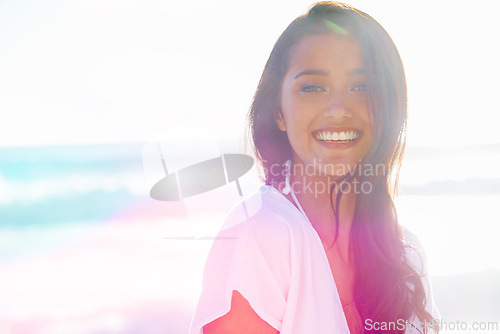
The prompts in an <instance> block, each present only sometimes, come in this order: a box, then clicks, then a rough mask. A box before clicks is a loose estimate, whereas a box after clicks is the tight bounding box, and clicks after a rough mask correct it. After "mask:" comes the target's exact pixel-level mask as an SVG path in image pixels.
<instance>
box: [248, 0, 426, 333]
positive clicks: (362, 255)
mask: <svg viewBox="0 0 500 334" xmlns="http://www.w3.org/2000/svg"><path fill="white" fill-rule="evenodd" d="M329 33H349V34H351V35H352V36H353V37H354V38H355V39H356V41H357V42H358V43H359V44H360V46H361V49H362V53H363V62H364V68H365V73H366V75H367V82H368V86H367V89H368V96H369V99H368V103H370V104H371V109H372V111H373V123H374V126H375V131H374V140H373V143H372V146H371V148H370V150H369V152H368V153H367V154H366V156H365V157H364V159H363V160H362V161H361V162H360V163H359V164H358V166H363V165H366V164H371V165H372V166H383V167H384V168H383V169H384V171H383V173H351V175H346V176H345V177H344V178H343V180H342V181H343V182H350V181H352V180H354V179H356V180H358V181H360V182H369V183H370V184H371V185H372V189H371V192H369V193H359V194H356V209H355V213H354V218H353V222H352V227H351V235H350V251H351V253H352V254H353V258H354V263H355V270H356V275H355V280H354V301H355V304H356V308H357V310H358V312H359V314H360V316H361V318H362V320H363V322H364V321H365V320H367V319H371V320H372V321H377V322H393V323H399V322H398V321H400V320H410V319H411V317H412V315H416V316H417V317H418V319H419V320H420V321H421V322H424V321H427V322H431V321H432V316H431V315H430V314H429V313H428V312H427V311H426V310H425V304H426V296H425V290H424V287H423V284H422V282H421V276H420V275H419V273H417V272H416V270H414V269H413V268H412V267H411V266H410V265H409V264H408V263H407V261H406V259H405V252H404V249H405V245H404V244H403V240H402V232H401V228H400V226H399V224H398V219H397V214H396V210H395V207H394V202H393V197H394V196H395V193H396V190H397V181H398V176H399V168H400V166H401V159H402V157H403V153H404V148H405V142H406V122H407V96H406V79H405V74H404V69H403V65H402V62H401V58H400V56H399V53H398V51H397V49H396V47H395V45H394V43H393V41H392V39H391V38H390V36H389V35H388V34H387V32H386V31H385V30H384V28H382V27H381V26H380V25H379V24H378V23H377V22H376V21H375V20H374V19H373V18H372V17H371V16H369V15H368V14H366V13H363V12H361V11H359V10H356V9H354V8H352V7H350V6H348V5H346V4H343V3H339V2H320V3H317V4H315V5H314V6H313V7H312V8H311V9H310V10H309V12H308V13H307V14H305V15H302V16H300V17H298V18H297V19H295V20H294V21H293V22H292V23H291V24H290V25H289V26H288V27H287V28H286V30H285V31H284V32H283V34H282V35H281V36H280V37H279V39H278V41H277V42H276V44H275V46H274V48H273V50H272V52H271V55H270V57H269V59H268V61H267V63H266V66H265V68H264V72H263V74H262V77H261V79H260V82H259V85H258V87H257V91H256V93H255V96H254V100H253V103H252V106H251V109H250V112H249V114H248V122H249V130H250V132H251V138H252V140H253V145H254V152H255V155H256V157H257V158H258V160H259V161H260V163H261V167H262V168H263V171H264V181H265V183H266V184H268V185H276V184H278V183H279V182H280V181H282V179H283V173H282V169H283V168H284V163H285V161H286V160H289V159H292V148H291V145H290V142H289V141H288V137H287V134H286V132H282V131H280V130H279V129H278V127H277V125H276V122H275V115H276V113H277V112H279V111H280V108H281V106H280V101H281V85H282V80H283V77H284V75H285V72H286V70H287V68H288V66H289V59H290V56H291V50H292V48H293V46H294V45H296V43H297V42H298V41H299V40H300V39H301V38H302V37H304V36H307V35H312V34H329ZM365 174H366V175H365ZM331 194H333V191H332V192H331ZM341 196H342V191H339V192H337V198H336V199H335V201H333V200H332V201H331V203H332V209H334V213H335V216H336V217H337V221H336V224H337V233H338V207H339V202H340V198H341ZM336 209H337V210H336ZM336 236H337V235H336ZM336 236H335V238H334V240H336ZM424 330H425V328H424ZM367 332H370V331H367ZM387 332H388V333H389V332H392V333H402V332H404V330H397V329H394V330H393V331H387Z"/></svg>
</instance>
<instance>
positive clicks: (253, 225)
mask: <svg viewBox="0 0 500 334" xmlns="http://www.w3.org/2000/svg"><path fill="white" fill-rule="evenodd" d="M294 209H295V208H294V207H293V205H292V204H291V203H290V202H289V201H288V200H287V199H286V198H285V197H284V196H283V195H281V194H280V193H279V191H278V190H276V189H275V188H273V187H271V186H267V185H265V186H262V187H260V188H259V189H258V190H256V191H255V192H253V193H252V194H251V195H249V196H247V197H246V198H245V199H243V200H242V201H240V202H239V203H238V204H236V205H235V206H234V207H233V208H232V210H231V211H230V212H229V214H228V215H227V217H226V219H225V222H224V224H223V226H222V230H223V231H224V230H231V229H232V230H240V231H241V230H245V231H247V232H248V231H251V232H253V233H257V234H261V235H269V236H274V237H275V238H276V237H279V236H285V235H287V234H289V233H290V232H291V231H293V230H294V228H293V226H294V225H296V224H297V220H298V218H300V217H297V213H296V212H295V211H296V210H294Z"/></svg>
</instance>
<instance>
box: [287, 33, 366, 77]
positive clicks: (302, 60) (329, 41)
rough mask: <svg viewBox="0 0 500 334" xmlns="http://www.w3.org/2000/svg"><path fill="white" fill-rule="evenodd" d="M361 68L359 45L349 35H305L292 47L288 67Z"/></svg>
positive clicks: (361, 60) (361, 57) (361, 56)
mask: <svg viewBox="0 0 500 334" xmlns="http://www.w3.org/2000/svg"><path fill="white" fill-rule="evenodd" d="M308 67H311V68H313V67H317V68H336V67H342V68H350V69H354V68H362V67H363V55H362V51H361V46H360V45H359V43H358V42H357V41H356V40H355V39H354V38H353V37H352V36H351V35H340V34H336V33H331V34H322V35H306V36H304V37H303V38H301V39H300V40H299V41H298V42H297V43H296V44H295V45H294V46H293V48H292V50H291V54H290V58H289V62H288V69H299V68H308Z"/></svg>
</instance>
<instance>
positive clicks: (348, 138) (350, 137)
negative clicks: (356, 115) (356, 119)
mask: <svg viewBox="0 0 500 334" xmlns="http://www.w3.org/2000/svg"><path fill="white" fill-rule="evenodd" d="M360 136H361V133H360V132H359V131H356V130H349V131H319V132H317V133H316V134H315V137H316V139H318V140H319V141H322V142H326V143H350V142H353V141H355V140H356V139H358V138H359V137H360Z"/></svg>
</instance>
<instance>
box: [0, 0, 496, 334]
mask: <svg viewBox="0 0 500 334" xmlns="http://www.w3.org/2000/svg"><path fill="white" fill-rule="evenodd" d="M349 3H350V4H352V5H353V6H355V7H357V8H359V9H361V10H363V11H366V12H367V13H369V14H370V15H371V16H373V17H374V18H375V19H377V20H378V21H379V22H380V23H381V24H382V25H383V26H384V27H385V28H386V30H387V31H388V32H389V34H390V35H391V36H392V37H393V39H394V41H395V43H396V45H397V46H398V49H399V50H400V53H401V56H402V58H403V62H404V64H405V68H406V74H407V80H408V90H409V108H410V119H409V129H408V132H409V136H408V149H407V154H406V158H405V160H404V164H403V168H402V171H401V179H400V196H399V198H398V200H397V206H398V210H399V211H398V212H399V218H400V222H401V223H402V224H403V225H405V226H406V227H408V228H409V229H410V230H412V231H413V232H414V233H415V234H417V235H418V236H419V237H420V239H421V241H422V243H423V245H424V247H425V249H426V253H427V257H428V259H429V271H430V274H431V276H432V281H433V289H434V295H435V300H436V304H437V305H438V308H439V309H440V311H441V314H442V317H443V320H444V321H448V322H456V321H460V322H467V324H469V325H472V323H473V322H474V321H486V322H497V326H500V325H498V323H499V322H500V259H499V255H500V242H498V232H500V227H499V224H500V218H499V215H498V207H499V205H500V175H499V172H498V171H499V170H500V169H499V167H500V135H499V132H498V130H497V126H498V123H499V121H500V116H499V115H500V107H499V104H498V101H497V100H498V97H497V95H498V94H497V88H498V78H499V77H500V65H499V63H498V59H500V49H498V48H497V47H496V46H495V44H496V42H494V41H495V40H496V37H497V36H496V32H497V31H498V24H496V23H495V21H496V15H495V14H494V13H495V10H494V9H495V8H492V7H491V6H495V4H494V2H492V1H484V0H479V1H475V2H474V3H472V2H470V1H443V0H441V1H433V2H432V3H431V2H402V1H397V0H392V1H389V0H380V1H369V0H358V1H350V2H349ZM311 4H312V2H310V1H302V0H295V1H290V0H287V1H285V0H276V1H264V0H256V1H253V2H245V3H238V2H234V1H231V2H230V1H225V0H220V1H216V0H193V1H189V2H181V1H177V2H174V1H156V0H146V1H132V0H122V1H120V0H69V1H68V0H67V1H62V0H59V1H56V0H54V1H51V0H46V1H29V0H23V1H13V0H2V1H0V45H1V46H2V47H1V50H2V51H1V52H0V110H1V114H2V116H3V119H2V122H0V334H12V333H15V334H24V333H29V334H31V333H37V334H38V333H43V334H56V333H64V334H83V333H85V334H87V333H89V334H97V333H99V334H108V333H126V334H129V333H130V334H132V333H134V334H135V333H141V334H142V333H148V334H149V333H151V334H156V333H187V330H188V327H189V322H190V318H191V316H192V314H193V312H194V307H195V305H196V302H197V298H198V295H199V293H200V291H201V275H202V270H203V264H204V261H205V258H206V255H207V252H208V250H209V248H210V245H211V242H212V241H211V240H210V236H213V235H215V233H216V231H217V229H218V228H219V227H220V225H221V223H222V219H223V217H224V215H225V213H227V211H228V210H229V209H230V208H231V206H233V205H234V204H235V203H236V202H237V201H238V199H239V196H238V192H237V189H236V186H235V184H234V183H232V184H228V185H226V186H224V187H222V188H219V189H218V190H216V191H213V192H210V193H207V194H204V195H200V196H195V197H193V198H191V199H189V200H186V201H185V202H183V203H167V202H159V201H155V200H153V199H151V198H150V197H149V190H150V188H151V186H152V185H153V184H154V183H155V182H156V181H158V180H159V179H160V178H161V177H162V175H164V170H163V169H162V163H161V160H160V159H161V156H160V153H159V151H158V149H157V147H158V146H157V145H156V143H161V148H162V154H163V157H164V159H165V161H166V165H167V167H168V168H169V172H172V171H175V170H178V169H180V168H182V167H185V166H187V165H190V164H192V163H196V162H199V161H203V160H206V159H209V158H212V157H216V156H218V155H220V154H221V153H237V152H242V151H243V149H244V145H243V139H242V138H243V133H244V129H245V128H244V125H245V124H244V118H245V114H246V112H247V111H248V108H249V106H250V102H251V99H252V96H253V93H254V90H255V88H256V86H257V83H258V80H259V78H260V74H261V72H262V69H263V67H264V64H265V62H266V60H267V57H268V56H269V53H270V51H271V48H272V46H273V44H274V42H275V41H276V39H277V38H278V36H279V35H280V33H281V32H282V31H283V30H284V29H285V27H286V26H287V25H288V23H289V22H290V21H291V20H293V19H294V18H295V17H297V16H298V15H299V14H301V13H303V12H305V11H306V10H307V9H308V8H309V6H310V5H311ZM162 173H163V174H162ZM240 181H241V184H242V190H243V193H244V194H249V193H250V192H252V191H254V190H255V189H257V188H258V186H259V180H258V176H257V173H256V171H255V170H252V171H251V172H250V173H248V174H246V175H245V176H244V177H242V178H241V180H240ZM206 236H208V238H200V237H206ZM444 332H445V333H472V332H474V333H478V332H481V333H495V332H496V333H500V330H499V328H498V327H497V328H496V331H495V330H494V328H490V330H483V331H467V330H458V329H457V328H454V329H449V330H448V331H444Z"/></svg>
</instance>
